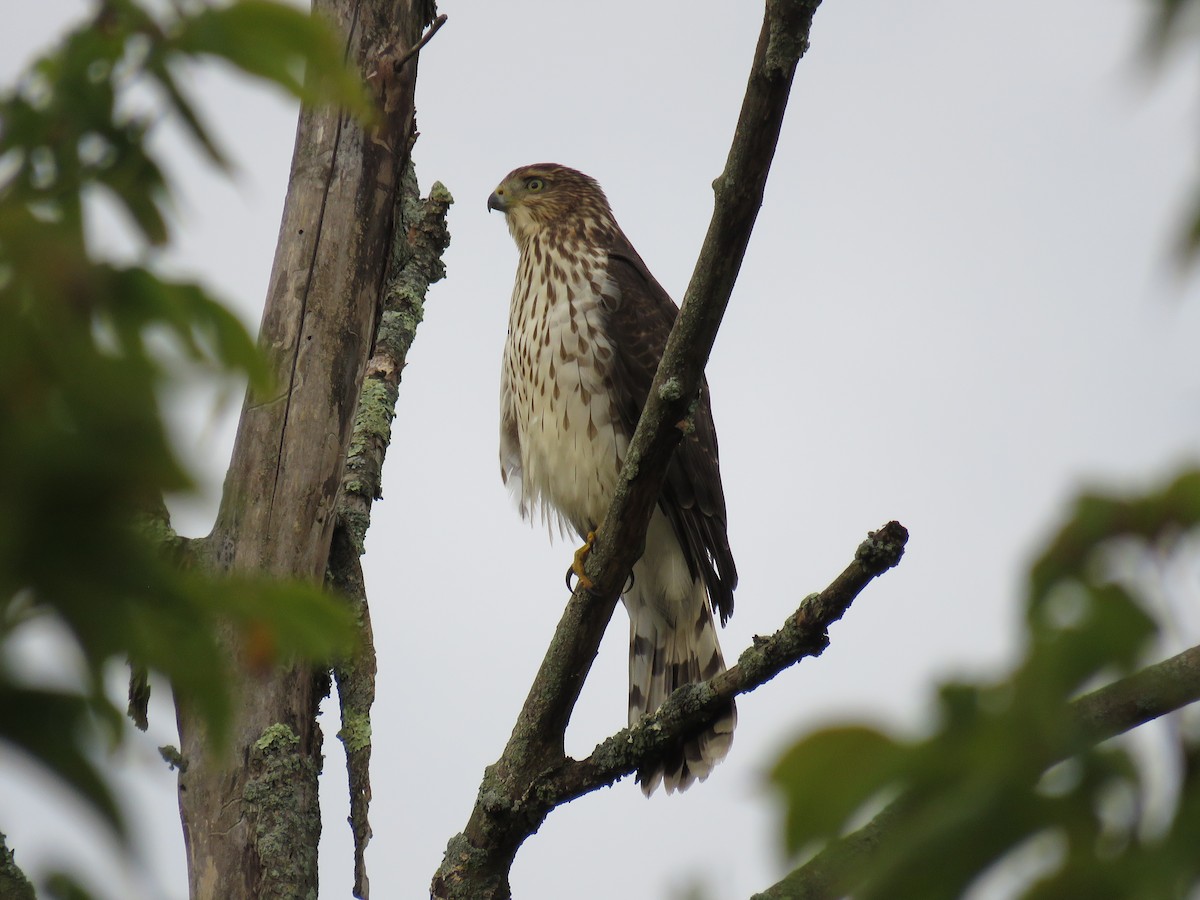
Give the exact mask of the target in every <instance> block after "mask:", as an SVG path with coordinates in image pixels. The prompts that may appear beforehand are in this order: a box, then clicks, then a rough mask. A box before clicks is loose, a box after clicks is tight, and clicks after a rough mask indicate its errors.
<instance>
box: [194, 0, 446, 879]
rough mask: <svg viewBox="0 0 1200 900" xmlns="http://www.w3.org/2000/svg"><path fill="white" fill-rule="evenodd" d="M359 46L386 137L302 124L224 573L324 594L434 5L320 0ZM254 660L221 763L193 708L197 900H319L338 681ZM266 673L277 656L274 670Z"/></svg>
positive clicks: (239, 454)
mask: <svg viewBox="0 0 1200 900" xmlns="http://www.w3.org/2000/svg"><path fill="white" fill-rule="evenodd" d="M314 7H315V9H316V11H317V12H319V13H321V14H323V15H324V16H325V17H326V18H327V19H329V20H330V21H331V22H332V23H333V24H334V25H335V26H336V27H337V28H338V30H339V32H340V33H341V34H344V35H346V42H347V43H346V46H347V58H349V59H352V60H357V62H358V65H359V68H360V70H361V72H362V73H363V76H364V78H366V79H368V82H367V83H368V84H370V85H371V86H372V88H373V90H374V92H375V94H376V96H377V99H378V100H379V106H380V108H381V112H380V117H379V120H378V121H377V122H376V123H375V125H374V127H373V130H370V131H368V130H364V128H363V127H362V125H361V124H360V123H358V122H356V121H353V120H351V119H349V118H348V117H346V116H345V115H343V114H341V113H339V112H338V111H337V110H312V109H305V110H303V111H302V112H301V115H300V122H299V126H298V131H297V135H296V146H295V152H294V156H293V160H292V171H291V180H290V183H289V185H288V194H287V200H286V203H285V207H284V213H283V222H282V225H281V227H280V233H279V243H278V245H277V248H276V253H275V262H274V267H273V270H272V273H271V282H270V288H269V293H268V297H267V303H266V309H265V310H264V313H263V319H262V326H261V333H260V342H261V344H262V346H264V347H265V348H266V349H267V352H268V353H269V356H270V364H271V367H272V371H273V373H274V379H275V384H276V385H277V388H276V390H275V392H274V394H273V395H271V396H248V397H247V399H246V403H245V406H244V407H243V410H242V418H241V422H240V424H239V427H238V433H237V439H236V443H235V446H234V452H233V460H232V462H231V464H230V469H229V473H228V475H227V477H226V482H225V493H224V496H223V499H222V504H221V510H220V513H219V515H218V519H217V524H216V527H215V528H214V530H213V532H212V534H211V535H209V536H208V538H206V539H205V540H204V541H203V542H200V543H202V544H203V546H202V547H200V548H198V549H199V550H200V557H201V558H202V559H204V560H206V561H207V563H208V564H209V565H210V566H212V567H213V568H214V569H216V570H219V571H229V572H246V571H256V572H265V573H269V574H271V575H276V576H280V577H298V578H304V579H308V580H311V581H314V582H320V581H321V580H322V579H323V577H324V574H325V568H326V564H327V561H328V558H329V551H330V540H331V536H332V532H333V527H334V520H335V515H334V513H335V509H336V504H337V498H338V491H339V488H340V485H341V481H342V473H343V467H344V465H345V460H346V454H347V446H348V442H349V438H350V433H351V427H352V424H353V420H354V412H355V407H356V404H357V401H358V397H359V391H360V389H361V386H362V380H363V373H364V369H365V366H366V362H367V358H368V355H369V353H370V350H371V347H372V344H373V341H374V337H375V330H376V327H377V323H378V317H379V304H380V292H381V287H382V285H383V279H384V276H385V274H386V270H387V264H388V260H389V257H390V252H391V245H392V231H393V209H394V207H395V204H396V201H397V194H398V191H399V189H400V185H401V173H402V172H403V169H404V166H405V165H406V163H407V161H408V156H409V151H410V149H411V145H412V141H413V139H414V135H415V127H414V120H413V92H414V88H415V84H416V58H415V56H410V54H409V53H408V51H409V49H410V48H413V47H415V45H416V44H417V41H418V39H419V37H420V33H421V30H422V28H423V27H424V26H425V25H426V24H428V23H429V22H430V21H431V20H432V19H433V16H434V9H433V4H432V2H429V0H358V2H355V0H315V2H314ZM227 643H228V647H229V651H230V653H231V654H233V655H234V657H235V659H238V660H239V661H240V662H241V675H240V677H239V682H240V683H239V685H238V687H239V689H240V696H239V697H238V698H237V700H236V709H235V712H234V716H233V722H232V727H231V729H230V735H231V738H230V741H229V746H228V748H227V751H226V752H225V753H224V754H223V755H222V756H220V757H219V758H218V757H217V755H216V754H213V753H210V752H209V750H210V748H209V744H208V740H207V736H206V734H205V733H204V729H203V728H202V727H201V725H200V723H199V721H198V719H197V718H196V717H195V716H193V715H191V714H190V713H189V711H188V710H187V709H186V708H178V709H177V715H178V721H179V732H180V742H181V751H182V754H183V759H184V761H185V765H186V769H184V770H181V772H180V777H179V808H180V815H181V818H182V821H183V829H184V837H185V843H186V849H187V857H188V880H189V888H190V895H191V897H192V898H193V900H202V898H204V900H207V898H213V900H238V898H268V897H271V898H273V897H316V891H317V839H318V837H319V835H320V830H321V825H320V811H319V808H318V801H317V775H318V772H319V769H320V761H321V732H320V729H319V728H318V727H317V725H316V720H315V716H316V712H317V704H318V703H319V701H320V699H321V697H322V696H323V695H324V694H325V693H326V692H327V691H328V687H329V679H328V674H327V673H326V672H324V671H319V672H318V671H313V670H312V669H310V668H308V667H305V666H294V667H291V668H282V669H280V668H271V669H269V670H267V669H264V668H262V667H261V665H260V666H259V667H257V668H256V667H255V666H254V665H253V664H252V663H253V662H254V659H255V654H254V653H253V652H249V653H248V652H247V651H248V650H250V651H253V650H254V648H246V647H239V646H235V641H234V640H233V638H232V636H231V637H230V638H229V640H228V642H227ZM259 662H260V663H261V660H259Z"/></svg>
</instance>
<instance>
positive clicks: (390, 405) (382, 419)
mask: <svg viewBox="0 0 1200 900" xmlns="http://www.w3.org/2000/svg"><path fill="white" fill-rule="evenodd" d="M395 406H396V392H395V389H393V388H392V387H390V386H389V385H387V384H385V383H384V382H382V381H380V380H378V379H374V378H371V379H367V381H365V382H364V383H363V388H362V394H361V395H360V396H359V400H358V410H357V411H356V412H355V414H354V431H353V433H352V435H351V437H350V456H351V457H353V456H358V455H361V454H362V453H364V452H365V451H366V448H367V442H368V441H371V440H374V441H379V442H381V443H382V444H384V445H386V444H387V443H388V441H390V440H391V439H392V419H393V418H395V416H396V409H395Z"/></svg>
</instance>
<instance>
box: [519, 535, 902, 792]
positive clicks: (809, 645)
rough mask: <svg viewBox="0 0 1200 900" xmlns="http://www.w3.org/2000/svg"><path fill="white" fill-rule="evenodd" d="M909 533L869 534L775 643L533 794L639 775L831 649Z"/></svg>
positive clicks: (677, 695) (687, 690)
mask: <svg viewBox="0 0 1200 900" xmlns="http://www.w3.org/2000/svg"><path fill="white" fill-rule="evenodd" d="M907 541H908V531H907V530H906V529H905V528H904V526H903V525H901V524H900V523H899V522H889V523H888V524H886V525H884V526H883V528H881V529H879V531H873V532H871V533H870V534H868V535H867V539H866V540H865V541H863V542H862V543H861V544H860V545H859V547H858V550H857V552H856V553H855V554H854V561H853V562H852V563H850V565H849V566H847V567H846V569H845V571H843V572H842V574H841V575H839V576H838V577H837V578H836V579H835V580H834V581H833V582H832V583H831V584H830V585H829V587H827V588H825V590H823V591H822V592H821V593H819V594H813V595H811V596H809V597H806V598H805V599H804V602H803V603H801V604H800V608H799V609H797V610H796V612H795V613H793V614H792V615H791V616H789V617H788V619H787V621H786V622H784V624H783V627H782V628H780V629H779V630H778V631H777V632H775V634H773V635H771V636H770V637H766V638H763V637H756V638H755V639H754V645H753V646H751V647H749V648H748V649H746V650H744V651H742V655H741V656H740V657H739V658H738V663H737V665H735V666H733V667H732V668H730V669H728V670H727V671H725V672H722V673H721V674H720V675H717V676H716V677H715V678H713V679H712V680H711V681H707V682H703V683H701V684H689V685H685V686H684V687H681V688H679V689H678V690H676V691H675V692H674V693H673V694H671V696H670V697H668V698H667V701H666V702H665V703H664V704H663V705H662V706H661V707H659V709H658V711H657V712H655V713H654V714H653V715H651V716H646V717H645V718H643V719H642V720H641V721H639V722H638V723H637V725H635V726H634V727H632V728H623V729H622V730H621V731H619V732H617V733H616V734H614V735H613V736H612V737H610V738H609V739H608V740H606V741H604V742H603V743H601V744H600V745H598V746H597V747H596V749H595V750H593V751H592V755H591V756H589V757H588V758H587V759H584V760H578V761H576V760H573V759H568V760H567V761H566V762H565V763H564V764H563V766H562V767H561V768H559V769H558V770H557V771H555V772H552V773H549V774H548V775H547V776H546V778H545V779H544V780H543V781H541V782H540V783H538V784H536V785H534V790H533V791H532V792H531V793H532V794H533V795H534V796H536V797H537V798H538V800H539V801H541V802H545V803H547V804H548V806H549V807H551V808H552V807H554V806H557V805H558V804H560V803H565V802H567V801H569V800H573V799H575V798H576V797H580V796H582V795H583V794H586V793H588V792H590V791H594V790H596V789H597V788H600V787H604V786H605V785H609V784H612V783H613V782H614V781H616V780H617V779H618V778H621V777H623V776H625V775H628V774H630V773H632V772H635V771H637V770H638V769H639V768H642V767H643V766H645V765H647V764H648V763H651V762H653V761H654V760H655V759H657V758H659V757H661V756H662V755H663V753H665V752H667V751H668V750H669V749H670V748H671V747H672V745H673V744H675V743H676V742H677V741H678V740H679V738H681V737H687V736H688V734H690V733H691V732H693V731H698V730H699V729H700V728H702V727H703V726H704V725H705V724H706V723H707V722H709V721H710V720H711V719H712V718H713V716H714V715H715V714H718V713H719V712H720V711H721V709H722V708H724V707H725V706H726V705H727V704H728V703H729V701H730V700H732V699H733V698H735V697H737V696H738V695H739V694H745V693H749V692H750V691H752V690H754V689H755V688H757V687H759V686H760V685H763V684H766V683H767V682H768V681H770V680H771V679H772V678H774V677H775V676H776V675H778V674H779V673H780V672H782V671H783V670H784V669H786V668H788V667H790V666H792V665H794V664H796V663H798V662H799V661H800V660H802V659H804V658H805V657H808V656H820V655H821V654H822V653H823V652H824V651H825V648H826V647H827V646H829V635H828V629H829V626H830V625H832V624H833V623H834V622H836V621H838V620H839V619H841V617H842V616H843V615H845V613H846V610H848V609H849V608H850V604H851V603H853V602H854V600H855V598H857V597H858V595H859V594H860V593H861V592H862V590H863V589H864V588H865V587H866V586H867V585H868V584H870V583H871V581H872V579H874V578H876V577H877V576H879V575H882V574H883V573H884V572H886V571H887V570H888V569H890V568H892V567H893V566H895V565H897V564H898V563H899V562H900V557H901V556H903V555H904V546H905V544H906V543H907Z"/></svg>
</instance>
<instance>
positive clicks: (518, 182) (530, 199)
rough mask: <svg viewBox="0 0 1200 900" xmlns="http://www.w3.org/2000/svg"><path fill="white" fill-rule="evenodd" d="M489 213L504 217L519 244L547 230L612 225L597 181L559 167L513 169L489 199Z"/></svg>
mask: <svg viewBox="0 0 1200 900" xmlns="http://www.w3.org/2000/svg"><path fill="white" fill-rule="evenodd" d="M488 209H498V210H500V212H502V213H504V217H505V219H507V220H508V230H509V231H511V232H512V236H513V238H515V239H516V241H517V243H518V244H523V243H524V242H525V241H527V240H529V238H531V237H532V236H533V235H535V234H537V233H538V232H541V231H544V230H548V229H556V228H564V227H575V228H587V226H588V225H589V224H592V225H594V226H601V227H606V226H610V225H611V224H612V222H613V219H612V210H611V209H609V206H608V199H607V198H606V197H605V196H604V191H602V190H601V189H600V185H599V184H597V183H596V181H595V179H593V178H589V177H588V176H587V175H584V174H583V173H582V172H577V171H575V170H574V169H568V168H567V167H566V166H560V165H558V164H557V163H535V164H534V165H532V166H521V168H519V169H513V171H511V172H509V173H508V175H506V176H505V177H504V180H503V181H501V182H500V184H499V185H498V186H497V187H496V190H494V191H492V195H491V196H490V197H488ZM582 236H583V235H582V233H581V234H580V237H582Z"/></svg>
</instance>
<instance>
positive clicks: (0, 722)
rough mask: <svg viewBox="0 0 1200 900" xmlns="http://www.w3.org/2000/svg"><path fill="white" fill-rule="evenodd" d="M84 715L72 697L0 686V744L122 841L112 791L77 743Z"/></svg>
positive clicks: (86, 710)
mask: <svg viewBox="0 0 1200 900" xmlns="http://www.w3.org/2000/svg"><path fill="white" fill-rule="evenodd" d="M90 714H91V705H90V704H89V703H88V701H87V700H86V699H84V698H83V697H81V696H79V695H77V694H66V693H58V692H54V691H40V690H31V689H27V688H20V687H16V686H13V685H11V684H2V683H0V739H3V740H6V741H8V742H9V743H11V744H13V745H15V746H17V747H20V748H21V749H22V750H24V751H25V752H26V753H28V754H29V755H30V756H32V757H33V758H34V759H35V760H37V761H38V762H40V763H41V764H42V765H44V766H45V767H46V768H48V769H49V770H50V771H51V772H53V773H54V774H55V775H57V776H58V777H59V778H61V779H62V780H63V781H64V782H66V784H68V785H69V786H70V787H71V788H73V789H74V790H75V791H76V793H78V794H79V795H80V796H81V797H82V798H83V799H84V800H86V801H87V802H88V803H90V804H91V806H92V808H93V809H94V810H95V811H96V812H97V813H99V815H100V816H101V818H103V819H104V820H105V821H106V822H107V823H108V824H109V826H111V827H112V829H113V830H114V831H115V832H116V833H117V834H118V835H119V836H121V837H122V839H123V838H124V837H125V825H124V821H123V820H122V818H121V814H120V811H119V810H118V809H117V804H116V801H115V800H114V799H113V795H112V792H111V791H110V790H109V789H108V785H107V784H106V783H105V781H104V779H103V778H102V777H101V775H100V772H99V771H98V770H97V768H96V767H95V766H94V765H93V764H92V762H91V760H89V759H88V757H87V756H86V755H85V753H84V752H83V750H82V749H81V747H80V745H79V743H78V736H79V734H80V732H81V731H82V730H84V729H86V728H87V726H88V718H89V716H90Z"/></svg>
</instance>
